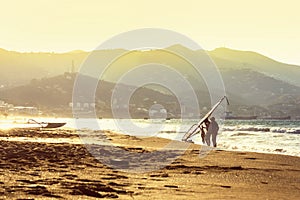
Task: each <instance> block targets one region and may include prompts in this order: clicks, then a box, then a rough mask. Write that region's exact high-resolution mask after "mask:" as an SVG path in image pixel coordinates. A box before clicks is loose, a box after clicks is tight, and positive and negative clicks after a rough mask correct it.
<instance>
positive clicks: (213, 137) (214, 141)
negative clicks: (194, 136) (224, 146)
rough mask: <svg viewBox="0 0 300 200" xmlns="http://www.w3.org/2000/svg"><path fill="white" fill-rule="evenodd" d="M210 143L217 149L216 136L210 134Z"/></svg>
mask: <svg viewBox="0 0 300 200" xmlns="http://www.w3.org/2000/svg"><path fill="white" fill-rule="evenodd" d="M212 142H213V145H214V147H217V134H212Z"/></svg>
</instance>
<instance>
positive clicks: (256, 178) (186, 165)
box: [0, 130, 300, 200]
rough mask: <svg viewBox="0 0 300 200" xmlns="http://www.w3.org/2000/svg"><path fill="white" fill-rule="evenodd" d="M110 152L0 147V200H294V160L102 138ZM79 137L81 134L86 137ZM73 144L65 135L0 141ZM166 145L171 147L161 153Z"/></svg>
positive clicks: (298, 163) (298, 171)
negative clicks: (55, 140) (47, 140)
mask: <svg viewBox="0 0 300 200" xmlns="http://www.w3.org/2000/svg"><path fill="white" fill-rule="evenodd" d="M93 133H94V134H96V136H95V137H99V138H101V137H104V138H106V139H107V140H108V141H109V142H110V144H112V145H113V147H112V146H107V145H105V144H103V145H88V146H87V148H88V149H89V150H90V152H92V154H93V155H94V156H96V157H97V156H99V157H98V158H101V159H100V161H99V160H97V159H96V158H95V157H94V156H92V155H91V153H90V152H89V151H88V150H87V148H86V147H85V146H84V145H82V144H69V143H43V142H39V143H38V142H29V141H4V140H0V155H1V160H0V199H56V198H57V199H95V198H108V199H110V198H111V199H112V198H119V199H172V200H173V199H299V196H300V158H299V157H293V156H285V155H274V154H260V153H248V152H229V151H221V150H212V151H210V152H209V153H208V154H207V155H203V156H199V149H201V148H202V147H201V146H199V145H194V144H193V145H190V146H188V149H187V150H186V151H185V152H182V151H181V150H180V149H184V148H186V147H187V146H186V145H187V144H186V143H181V142H171V141H170V140H167V139H161V138H155V137H150V138H138V137H133V136H127V135H120V134H117V133H112V132H106V133H105V134H103V133H102V132H101V133H100V132H99V134H98V135H97V132H93ZM85 134H88V133H87V132H85ZM24 136H27V137H33V138H35V137H40V138H74V139H78V136H77V132H74V131H72V130H50V131H49V130H31V131H29V130H10V131H0V137H9V138H13V137H24ZM170 143H172V144H173V146H172V147H168V148H166V145H168V144H170Z"/></svg>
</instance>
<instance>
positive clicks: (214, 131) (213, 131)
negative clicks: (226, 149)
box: [205, 117, 219, 147]
mask: <svg viewBox="0 0 300 200" xmlns="http://www.w3.org/2000/svg"><path fill="white" fill-rule="evenodd" d="M218 131H219V125H218V123H217V122H216V121H215V118H214V117H212V118H210V124H209V127H208V131H207V133H206V135H205V142H206V144H207V146H210V138H211V137H212V143H213V146H214V147H217V135H218Z"/></svg>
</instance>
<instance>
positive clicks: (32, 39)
mask: <svg viewBox="0 0 300 200" xmlns="http://www.w3.org/2000/svg"><path fill="white" fill-rule="evenodd" d="M0 3H1V4H0V5H1V9H0V25H1V31H0V48H5V49H8V50H16V51H51V52H52V51H54V52H65V51H70V50H74V49H82V50H88V51H90V50H92V49H94V48H95V47H97V46H98V45H99V44H100V43H101V42H103V41H105V40H106V39H108V38H110V37H112V36H114V35H116V34H119V33H122V32H125V31H129V30H133V29H138V28H164V29H170V30H173V31H176V32H179V33H182V34H184V35H186V36H188V37H190V38H191V39H193V40H195V41H196V42H197V43H198V44H199V45H200V46H202V47H203V48H204V49H208V50H211V49H214V48H217V47H221V46H225V47H228V48H234V49H240V50H252V51H257V52H259V53H262V54H264V55H266V56H269V57H271V58H274V59H275V60H278V61H282V62H286V63H293V64H298V65H300V12H299V8H300V1H298V0H285V1H274V0H251V1H250V0H206V1H201V0H184V1H180V0H178V1H176V0H151V1H145V0H126V1H125V0H118V1H117V0H106V1H104V0H85V1H82V0H24V1H22V0H0Z"/></svg>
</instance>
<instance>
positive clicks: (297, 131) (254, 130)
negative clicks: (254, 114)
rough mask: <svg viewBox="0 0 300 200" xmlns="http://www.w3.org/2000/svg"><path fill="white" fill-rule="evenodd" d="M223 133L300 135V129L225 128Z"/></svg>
mask: <svg viewBox="0 0 300 200" xmlns="http://www.w3.org/2000/svg"><path fill="white" fill-rule="evenodd" d="M222 131H227V132H231V131H251V132H272V133H290V134H300V128H285V127H259V126H227V127H223V128H222Z"/></svg>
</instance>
